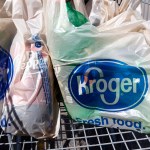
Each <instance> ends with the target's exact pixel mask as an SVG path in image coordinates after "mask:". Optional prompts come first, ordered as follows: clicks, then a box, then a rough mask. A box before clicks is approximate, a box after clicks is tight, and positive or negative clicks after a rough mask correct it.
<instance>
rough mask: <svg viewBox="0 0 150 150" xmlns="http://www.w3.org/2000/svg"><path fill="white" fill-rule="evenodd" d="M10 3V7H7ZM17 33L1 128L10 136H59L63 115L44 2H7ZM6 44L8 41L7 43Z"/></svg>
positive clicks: (33, 0)
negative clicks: (58, 100) (57, 93)
mask: <svg viewBox="0 0 150 150" xmlns="http://www.w3.org/2000/svg"><path fill="white" fill-rule="evenodd" d="M6 3H7V5H6ZM6 3H5V6H8V3H9V4H11V5H12V17H11V19H12V21H13V23H14V24H15V26H16V28H17V33H16V35H15V37H14V39H13V42H12V44H11V48H10V54H9V55H10V56H11V59H12V65H13V77H12V82H11V84H10V85H9V90H8V91H7V93H6V96H5V103H4V107H3V116H2V119H1V122H2V123H1V126H2V128H3V130H4V131H5V132H6V133H12V134H23V135H30V136H32V137H35V138H39V139H40V138H51V137H56V136H57V134H58V131H59V125H60V113H59V107H58V104H57V100H56V94H55V88H57V87H56V86H55V85H54V84H55V83H54V82H55V80H54V74H53V68H52V63H51V59H50V55H49V52H48V48H47V46H46V37H45V30H44V16H43V2H42V1H41V0H31V1H28V0H26V1H23V0H13V1H7V2H6ZM5 42H6V41H5Z"/></svg>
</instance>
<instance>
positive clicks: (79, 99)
mask: <svg viewBox="0 0 150 150" xmlns="http://www.w3.org/2000/svg"><path fill="white" fill-rule="evenodd" d="M94 2H95V1H94V0H93V3H94ZM139 2H141V1H134V3H132V2H131V1H128V4H127V5H125V1H123V3H122V5H120V6H119V5H117V4H116V3H114V2H112V3H113V6H116V7H117V8H118V10H122V11H117V12H113V14H112V15H113V16H110V17H108V16H109V15H108V14H103V13H102V12H104V11H99V12H98V13H99V14H98V13H97V16H98V17H99V23H96V26H97V27H95V26H94V25H95V24H94V25H92V24H93V22H95V19H93V20H92V21H91V23H90V22H89V21H88V20H87V19H86V17H85V16H83V14H81V13H79V12H78V11H75V10H74V9H73V8H72V7H71V4H70V3H69V2H67V4H66V1H65V0H50V1H47V11H46V12H47V13H48V14H47V15H48V21H47V40H48V46H49V49H50V54H51V57H52V62H53V66H54V69H55V74H56V76H57V79H58V82H59V86H60V89H61V92H62V95H63V98H64V103H65V105H66V109H67V111H68V112H69V114H70V116H71V117H72V118H73V119H74V120H76V121H78V122H79V123H87V124H94V125H97V126H105V127H114V128H121V129H129V130H136V131H139V132H144V133H150V115H149V114H150V109H149V107H150V89H149V85H150V65H149V63H150V25H149V23H148V22H146V21H145V20H143V19H142V17H141V16H140V14H139V12H138V11H136V8H137V7H138V8H139ZM99 3H100V6H102V4H106V1H104V0H101V1H100V2H99ZM123 5H124V7H123ZM133 6H134V7H133ZM109 7H111V6H110V5H109ZM100 8H101V7H100ZM93 9H94V8H93ZM106 9H108V7H107V5H106ZM108 12H109V10H108ZM101 18H106V19H101ZM101 20H103V21H102V22H101Z"/></svg>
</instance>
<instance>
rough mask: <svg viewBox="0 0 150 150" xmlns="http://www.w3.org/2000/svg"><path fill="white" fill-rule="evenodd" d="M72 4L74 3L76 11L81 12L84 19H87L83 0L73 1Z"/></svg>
mask: <svg viewBox="0 0 150 150" xmlns="http://www.w3.org/2000/svg"><path fill="white" fill-rule="evenodd" d="M73 2H74V5H75V8H76V10H77V11H79V12H81V13H82V14H83V15H84V16H85V17H86V18H88V14H87V11H86V5H85V3H84V0H73Z"/></svg>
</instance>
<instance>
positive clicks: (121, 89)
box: [68, 60, 148, 112]
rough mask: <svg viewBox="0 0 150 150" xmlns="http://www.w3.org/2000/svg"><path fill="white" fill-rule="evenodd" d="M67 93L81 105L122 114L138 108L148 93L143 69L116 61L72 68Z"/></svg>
mask: <svg viewBox="0 0 150 150" xmlns="http://www.w3.org/2000/svg"><path fill="white" fill-rule="evenodd" d="M68 84H69V91H70V93H71V95H72V97H73V98H74V100H75V101H76V102H77V103H78V104H79V105H81V106H83V107H85V108H89V109H97V110H101V111H112V112H114V111H123V110H127V109H131V108H134V107H136V106H137V105H139V104H140V103H141V102H142V101H143V100H144V97H145V95H146V93H147V90H148V80H147V75H146V72H145V70H144V69H143V68H137V67H134V66H129V65H128V64H125V63H123V62H120V61H116V60H96V61H90V62H86V63H84V64H82V65H80V66H78V67H76V68H75V69H74V70H73V71H72V73H71V75H70V77H69V82H68Z"/></svg>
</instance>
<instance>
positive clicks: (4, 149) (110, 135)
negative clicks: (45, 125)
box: [0, 0, 150, 150]
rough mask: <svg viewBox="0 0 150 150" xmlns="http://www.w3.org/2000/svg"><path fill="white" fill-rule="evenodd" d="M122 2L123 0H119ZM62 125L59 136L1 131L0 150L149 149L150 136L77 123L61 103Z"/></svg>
mask: <svg viewBox="0 0 150 150" xmlns="http://www.w3.org/2000/svg"><path fill="white" fill-rule="evenodd" d="M117 2H118V3H121V0H117ZM142 9H143V16H144V19H146V20H150V0H143V2H142ZM59 106H60V110H61V128H60V132H59V136H58V137H57V138H56V139H53V140H49V139H44V140H36V139H34V138H32V137H25V136H24V137H21V136H12V135H10V134H4V133H3V132H1V134H0V150H150V135H145V134H140V133H137V132H133V131H127V130H120V129H109V128H104V127H96V126H93V125H84V124H79V123H77V122H74V121H73V120H72V119H70V117H69V116H68V115H67V112H66V110H65V107H64V105H63V103H62V102H60V103H59Z"/></svg>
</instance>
